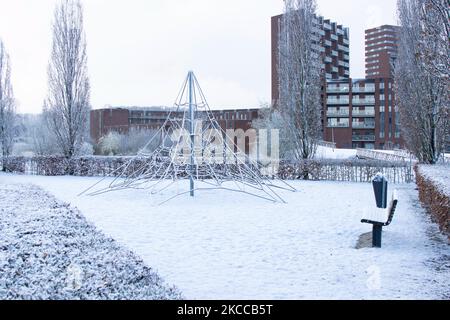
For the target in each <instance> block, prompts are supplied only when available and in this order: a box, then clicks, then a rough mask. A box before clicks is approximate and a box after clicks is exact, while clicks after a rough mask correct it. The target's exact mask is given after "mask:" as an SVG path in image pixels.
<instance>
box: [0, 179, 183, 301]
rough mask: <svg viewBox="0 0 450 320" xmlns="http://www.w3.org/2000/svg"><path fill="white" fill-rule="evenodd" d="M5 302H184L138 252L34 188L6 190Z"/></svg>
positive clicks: (1, 238) (1, 251)
mask: <svg viewBox="0 0 450 320" xmlns="http://www.w3.org/2000/svg"><path fill="white" fill-rule="evenodd" d="M0 203H1V204H2V215H0V226H1V231H2V232H1V233H0V299H1V300H4V299H15V300H22V299H25V300H29V299H40V300H66V299H77V300H78V299H87V300H96V299H103V300H110V299H111V300H124V299H126V300H133V299H145V300H147V299H155V300H163V299H164V300H165V299H180V298H182V296H181V293H180V291H179V290H178V289H177V288H175V287H172V286H168V285H167V284H166V282H165V281H164V280H163V279H162V278H161V277H160V276H159V275H158V274H157V273H156V272H155V271H154V270H153V269H152V268H150V267H149V266H147V265H146V264H144V262H143V261H142V259H141V258H140V257H138V256H137V255H136V254H135V253H133V252H131V251H129V250H128V249H126V248H125V247H123V246H121V245H120V244H118V243H117V242H116V241H114V239H112V238H109V237H107V236H105V235H104V234H103V233H101V232H100V231H98V230H97V229H96V228H95V227H94V226H93V225H92V224H90V223H89V222H87V221H86V219H85V218H84V216H83V215H82V214H81V213H80V212H79V211H78V210H77V209H74V208H72V207H70V206H69V205H68V204H65V203H61V202H58V201H57V200H56V199H55V198H54V197H53V196H51V195H49V194H47V193H46V192H44V191H43V190H42V189H40V188H38V187H36V186H32V185H5V184H2V185H0Z"/></svg>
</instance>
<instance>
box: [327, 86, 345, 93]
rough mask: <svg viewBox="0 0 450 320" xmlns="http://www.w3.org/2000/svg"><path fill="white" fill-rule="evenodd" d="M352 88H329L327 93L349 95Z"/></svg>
mask: <svg viewBox="0 0 450 320" xmlns="http://www.w3.org/2000/svg"><path fill="white" fill-rule="evenodd" d="M349 90H350V88H349V87H348V86H347V87H345V86H341V87H335V86H329V87H327V92H329V93H348V92H349Z"/></svg>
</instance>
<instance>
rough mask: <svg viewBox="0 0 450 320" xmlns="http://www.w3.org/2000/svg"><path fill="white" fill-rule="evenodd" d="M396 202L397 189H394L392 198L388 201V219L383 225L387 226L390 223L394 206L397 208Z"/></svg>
mask: <svg viewBox="0 0 450 320" xmlns="http://www.w3.org/2000/svg"><path fill="white" fill-rule="evenodd" d="M397 202H398V196H397V190H394V192H393V193H392V200H391V202H390V203H389V207H388V208H389V215H388V220H387V221H386V223H385V224H384V225H385V226H388V225H390V224H391V222H392V218H394V213H395V208H397Z"/></svg>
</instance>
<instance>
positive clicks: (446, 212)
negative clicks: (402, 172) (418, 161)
mask: <svg viewBox="0 0 450 320" xmlns="http://www.w3.org/2000/svg"><path fill="white" fill-rule="evenodd" d="M414 169H415V171H416V181H417V186H418V189H419V198H420V201H421V202H422V203H423V204H424V206H425V207H426V208H427V209H428V211H429V212H430V213H431V215H432V217H433V219H434V220H436V221H437V222H438V223H439V226H440V228H441V230H442V231H443V232H444V233H446V234H447V235H448V237H449V239H450V165H434V166H431V165H418V166H415V168H414Z"/></svg>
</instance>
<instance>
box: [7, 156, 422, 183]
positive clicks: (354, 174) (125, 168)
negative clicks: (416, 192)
mask: <svg viewBox="0 0 450 320" xmlns="http://www.w3.org/2000/svg"><path fill="white" fill-rule="evenodd" d="M147 161H148V159H147V158H143V157H142V158H140V157H101V156H90V157H79V158H72V159H70V160H68V159H66V158H64V157H58V156H49V157H28V158H27V157H8V158H5V159H3V170H4V171H8V172H16V173H23V174H34V175H47V176H58V175H75V176H108V175H111V176H114V175H117V174H118V173H119V172H120V173H122V172H123V173H124V174H126V175H129V174H131V173H132V172H135V170H136V168H138V167H140V166H142V164H145V162H147ZM215 166H216V167H217V166H219V167H220V165H215ZM230 166H233V165H230ZM200 169H201V168H200ZM218 169H220V168H218ZM377 172H382V173H383V174H384V175H385V176H386V178H387V179H388V181H390V182H391V183H404V182H407V183H409V182H412V180H413V179H414V175H413V174H414V172H413V170H412V169H411V167H410V166H409V165H408V164H407V163H400V162H387V161H378V160H358V159H352V160H328V159H320V160H304V161H300V162H287V161H281V162H280V164H279V167H278V170H277V176H278V177H280V178H281V179H286V180H295V179H304V180H329V181H348V182H370V181H371V179H372V178H373V176H374V175H375V174H376V173H377Z"/></svg>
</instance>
